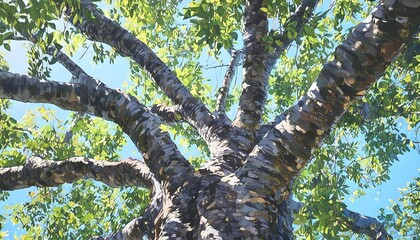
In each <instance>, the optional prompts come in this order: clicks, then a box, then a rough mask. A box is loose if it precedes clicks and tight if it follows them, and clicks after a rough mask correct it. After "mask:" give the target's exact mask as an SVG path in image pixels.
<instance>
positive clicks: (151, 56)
mask: <svg viewBox="0 0 420 240" xmlns="http://www.w3.org/2000/svg"><path fill="white" fill-rule="evenodd" d="M81 6H82V7H83V8H84V10H85V11H88V12H90V13H91V14H92V15H93V16H94V17H95V19H92V18H91V17H87V16H83V20H82V23H80V24H76V27H77V28H79V29H80V30H81V31H82V32H83V33H85V34H86V35H87V36H88V37H89V38H90V39H92V40H94V41H99V42H103V43H106V44H108V45H110V46H112V47H113V48H115V49H116V50H117V51H118V52H119V53H120V54H122V55H124V56H127V57H130V58H131V59H133V60H134V61H135V62H137V63H138V64H139V65H140V66H141V67H142V68H143V69H144V70H145V71H147V72H148V73H149V74H150V76H151V77H152V79H153V80H154V81H155V83H156V84H157V85H158V86H159V87H160V89H161V90H162V91H163V92H164V93H165V94H166V95H167V96H168V97H169V98H170V99H171V100H172V101H173V103H174V105H177V106H179V108H180V110H181V111H182V113H183V114H182V115H183V116H186V120H187V121H188V122H189V123H190V124H192V125H193V126H194V127H195V128H197V130H198V131H199V133H200V135H201V136H202V137H204V138H205V139H206V140H208V136H207V135H206V134H207V130H208V128H206V126H209V125H211V123H212V122H213V117H212V115H211V113H210V112H209V110H208V109H207V108H206V106H205V105H204V104H203V103H202V102H201V101H200V100H199V99H196V98H195V97H194V96H192V95H191V93H190V92H189V91H188V89H187V88H186V87H185V86H184V85H183V84H182V83H181V81H180V80H179V79H178V78H177V77H176V76H175V74H174V73H173V72H172V71H171V70H170V69H169V68H168V67H167V66H166V65H165V64H164V63H163V62H162V60H160V59H159V58H158V57H157V56H156V54H155V53H154V52H153V51H152V50H151V49H150V48H149V47H148V46H147V45H146V44H144V43H143V42H142V41H140V40H138V39H137V38H136V37H135V36H134V35H133V34H131V33H130V32H128V31H127V30H125V29H124V28H122V27H121V26H120V25H119V24H118V23H116V22H114V21H112V20H110V19H108V18H106V17H105V16H104V15H103V14H102V13H100V12H99V11H98V10H97V9H96V7H95V5H93V4H92V3H91V1H89V0H83V1H81ZM82 12H83V11H82Z"/></svg>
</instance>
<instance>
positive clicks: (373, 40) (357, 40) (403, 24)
mask: <svg viewBox="0 0 420 240" xmlns="http://www.w3.org/2000/svg"><path fill="white" fill-rule="evenodd" d="M401 19H403V20H401ZM419 19H420V16H419V9H409V8H406V7H404V6H403V5H402V4H401V3H399V2H398V1H396V2H395V3H393V4H392V5H386V4H385V5H384V4H382V3H381V4H379V5H378V6H377V7H376V9H375V11H374V12H373V13H372V15H371V16H369V17H368V18H367V19H365V20H364V21H363V22H361V23H360V24H359V25H357V26H356V27H355V28H354V30H353V31H352V33H350V34H349V35H348V37H347V40H346V41H345V42H344V43H343V44H341V45H340V46H338V47H337V49H336V51H335V54H334V55H335V59H334V60H333V61H331V62H328V63H326V64H325V66H324V68H323V69H322V71H321V73H320V75H319V76H318V78H317V80H316V81H315V82H314V83H313V84H312V86H311V87H310V89H309V91H308V92H307V93H306V95H305V96H303V97H302V98H301V99H300V101H299V102H298V103H297V104H296V105H295V106H293V107H292V108H291V109H289V110H288V112H287V115H286V117H285V118H284V119H283V118H279V120H280V122H278V124H276V125H275V127H273V128H272V129H271V130H270V131H269V132H268V134H267V135H266V136H265V137H264V138H263V139H262V140H261V142H260V143H259V144H257V146H256V147H255V148H254V151H253V152H252V153H251V154H250V156H249V157H248V160H247V163H246V165H245V166H244V168H243V169H242V170H240V172H241V174H245V173H246V172H248V171H252V172H254V173H255V171H257V172H258V174H257V175H259V174H260V172H261V174H263V173H265V174H268V175H269V176H271V177H274V178H276V179H279V180H281V181H283V182H285V183H291V182H292V181H293V179H294V178H295V177H296V176H297V175H298V174H299V172H300V171H301V169H302V168H303V167H304V166H305V165H306V164H307V163H308V161H309V159H310V158H311V154H312V151H313V150H314V149H315V148H317V147H319V145H320V144H321V141H322V139H323V138H324V137H325V136H326V135H327V134H328V133H329V131H330V129H331V128H332V127H333V126H334V124H336V123H337V122H338V121H339V120H340V118H341V116H342V115H343V114H344V113H345V111H346V110H347V109H348V108H349V107H350V105H351V104H352V103H353V102H354V101H355V100H356V99H360V98H361V97H362V96H363V95H364V94H365V93H366V90H367V89H368V88H369V87H370V86H371V84H372V83H373V82H374V81H375V80H377V79H378V78H379V77H380V75H381V74H382V73H383V72H384V70H385V68H386V67H387V66H388V65H389V63H390V62H391V61H392V60H393V59H394V58H395V57H396V55H398V54H399V53H400V51H401V50H402V49H403V47H404V45H405V43H407V42H408V41H409V40H410V39H411V37H412V36H413V35H414V34H415V33H416V32H417V30H418V26H419V21H420V20H419ZM281 119H282V120H281ZM245 175H246V174H245ZM286 185H287V184H286Z"/></svg>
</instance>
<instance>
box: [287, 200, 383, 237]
mask: <svg viewBox="0 0 420 240" xmlns="http://www.w3.org/2000/svg"><path fill="white" fill-rule="evenodd" d="M290 206H291V209H292V211H293V213H294V214H298V213H299V210H300V209H301V208H302V207H303V203H300V202H295V201H293V200H291V201H290ZM341 216H342V217H343V220H344V222H345V223H346V226H347V228H349V229H351V230H352V231H353V232H354V233H358V234H365V235H368V236H369V237H371V238H372V239H375V240H386V239H388V236H389V235H388V232H387V231H386V229H385V228H384V225H383V223H381V222H379V221H378V220H377V219H376V218H373V217H369V216H365V215H362V214H360V213H357V212H353V211H350V210H348V209H347V208H345V209H343V211H342V212H341Z"/></svg>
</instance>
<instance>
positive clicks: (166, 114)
mask: <svg viewBox="0 0 420 240" xmlns="http://www.w3.org/2000/svg"><path fill="white" fill-rule="evenodd" d="M148 109H149V111H150V112H151V113H153V114H155V115H157V116H158V117H159V118H160V120H161V121H162V122H163V123H165V124H166V125H171V124H174V123H178V122H182V120H183V119H185V118H184V117H183V116H182V112H181V111H180V109H179V107H178V106H171V107H167V106H163V105H161V104H158V105H153V106H151V107H149V108H148Z"/></svg>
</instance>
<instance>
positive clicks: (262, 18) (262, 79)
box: [233, 0, 270, 139]
mask: <svg viewBox="0 0 420 240" xmlns="http://www.w3.org/2000/svg"><path fill="white" fill-rule="evenodd" d="M265 5H266V3H265V4H263V1H262V0H247V1H246V6H245V32H244V44H245V46H244V48H245V56H244V62H243V72H244V73H243V82H242V94H241V97H240V99H239V108H238V112H237V115H236V117H235V120H234V121H233V126H234V127H238V128H243V129H244V130H245V131H246V132H248V134H247V135H249V136H251V138H252V139H253V136H254V134H255V131H256V129H257V128H258V125H259V124H260V121H261V116H262V113H263V109H264V106H265V101H266V98H267V88H268V76H269V74H270V71H268V69H267V68H265V67H264V64H263V62H264V58H265V54H266V53H267V48H266V42H265V40H264V37H265V36H267V32H268V20H267V13H266V12H264V11H262V10H261V8H262V7H264V6H265Z"/></svg>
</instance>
